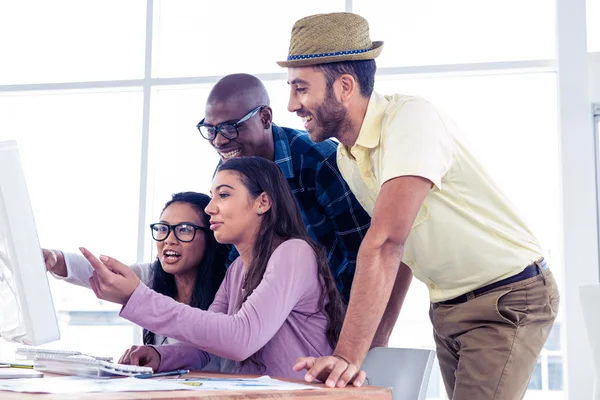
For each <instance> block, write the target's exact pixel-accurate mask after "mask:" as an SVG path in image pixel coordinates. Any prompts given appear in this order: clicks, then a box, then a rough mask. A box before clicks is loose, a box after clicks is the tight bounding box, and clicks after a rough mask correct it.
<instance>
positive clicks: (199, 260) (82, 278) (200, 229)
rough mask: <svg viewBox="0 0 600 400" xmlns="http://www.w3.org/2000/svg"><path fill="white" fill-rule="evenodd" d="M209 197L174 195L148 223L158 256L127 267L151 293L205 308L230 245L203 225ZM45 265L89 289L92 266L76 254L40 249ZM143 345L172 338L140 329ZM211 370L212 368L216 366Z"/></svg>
mask: <svg viewBox="0 0 600 400" xmlns="http://www.w3.org/2000/svg"><path fill="white" fill-rule="evenodd" d="M209 202H210V197H208V196H207V195H205V194H202V193H195V192H183V193H176V194H174V195H173V197H172V198H171V200H169V202H167V203H166V205H165V207H164V209H163V210H162V212H161V215H160V222H157V223H154V224H151V225H150V229H151V231H152V237H153V238H154V240H155V241H156V249H157V258H156V260H155V261H154V262H153V263H146V264H134V265H131V266H130V268H131V270H132V271H133V272H135V274H136V275H137V276H138V277H139V279H140V280H141V281H142V282H144V283H145V284H146V285H148V287H150V288H152V289H153V290H155V291H156V292H158V293H160V294H163V295H165V296H168V297H170V298H172V299H174V300H176V301H178V302H180V303H183V304H188V305H190V306H192V307H195V308H199V309H202V310H206V309H208V307H209V305H210V304H211V303H212V302H213V299H214V297H215V294H216V292H217V290H218V289H219V286H220V285H221V282H222V281H223V278H224V276H225V262H226V259H227V256H228V253H229V247H228V246H226V245H223V244H220V243H218V242H217V241H216V240H215V237H214V234H213V232H212V231H211V230H210V229H209V228H208V225H209V216H208V215H207V214H206V213H205V212H204V209H205V208H206V206H207V205H208V203H209ZM42 251H43V254H44V260H45V262H46V268H47V269H48V271H50V272H51V273H52V274H53V275H54V276H55V277H57V278H59V279H64V280H65V281H67V282H70V283H73V284H76V285H79V286H84V287H88V288H89V287H90V278H91V277H92V274H93V271H94V270H93V268H92V266H91V265H90V263H89V262H88V261H87V260H86V259H85V258H84V257H82V256H81V255H77V254H69V253H63V252H61V251H57V250H46V249H43V250H42ZM143 342H144V344H148V345H150V344H156V345H161V344H169V343H174V342H175V340H174V339H172V338H170V337H166V336H161V335H159V334H156V333H154V332H153V331H150V330H147V329H144V335H143ZM215 369H216V368H215Z"/></svg>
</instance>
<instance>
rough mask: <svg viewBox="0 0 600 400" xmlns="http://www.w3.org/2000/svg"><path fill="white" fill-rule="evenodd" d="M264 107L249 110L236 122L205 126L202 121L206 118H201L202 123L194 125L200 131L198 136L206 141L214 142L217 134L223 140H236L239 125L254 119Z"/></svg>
mask: <svg viewBox="0 0 600 400" xmlns="http://www.w3.org/2000/svg"><path fill="white" fill-rule="evenodd" d="M265 107H267V106H258V107H256V108H253V109H252V110H250V111H249V112H248V114H246V115H244V116H243V117H242V118H240V119H239V120H237V121H227V122H223V123H221V124H218V125H216V126H215V125H209V124H205V123H204V120H205V119H206V118H202V121H200V122H198V125H196V128H198V130H199V131H200V134H201V135H202V137H203V138H204V139H206V140H214V139H215V138H216V137H217V135H218V134H219V133H220V134H221V135H223V137H224V138H225V139H228V140H232V139H236V138H237V137H238V136H239V134H240V132H239V131H238V128H239V126H240V125H241V124H243V123H244V122H246V121H248V120H249V119H250V118H252V117H254V116H255V115H256V114H258V113H259V112H260V111H261V110H262V109H263V108H265Z"/></svg>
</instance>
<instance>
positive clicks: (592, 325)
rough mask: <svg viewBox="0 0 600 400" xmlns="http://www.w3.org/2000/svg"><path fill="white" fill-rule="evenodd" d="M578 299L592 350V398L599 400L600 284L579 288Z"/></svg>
mask: <svg viewBox="0 0 600 400" xmlns="http://www.w3.org/2000/svg"><path fill="white" fill-rule="evenodd" d="M579 300H580V301H581V308H582V311H583V321H584V323H585V326H586V331H587V337H588V341H589V343H590V348H591V350H592V358H593V361H594V397H593V399H594V400H600V313H599V312H598V304H600V284H595V285H585V286H581V287H580V288H579Z"/></svg>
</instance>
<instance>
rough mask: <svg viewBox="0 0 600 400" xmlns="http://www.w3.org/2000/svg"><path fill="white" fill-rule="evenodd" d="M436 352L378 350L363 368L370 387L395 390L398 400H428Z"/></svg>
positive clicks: (390, 348) (373, 350) (371, 353)
mask: <svg viewBox="0 0 600 400" xmlns="http://www.w3.org/2000/svg"><path fill="white" fill-rule="evenodd" d="M434 358H435V351H433V350H426V349H401V348H394V347H375V348H372V349H371V350H369V353H368V354H367V358H366V359H365V361H364V363H363V365H362V367H361V369H362V370H364V371H365V372H366V373H367V379H368V384H369V385H374V386H383V387H391V388H392V398H393V399H394V400H424V399H425V396H426V395H427V385H428V383H429V375H430V374H431V368H432V366H433V360H434Z"/></svg>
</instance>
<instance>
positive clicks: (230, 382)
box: [175, 375, 319, 391]
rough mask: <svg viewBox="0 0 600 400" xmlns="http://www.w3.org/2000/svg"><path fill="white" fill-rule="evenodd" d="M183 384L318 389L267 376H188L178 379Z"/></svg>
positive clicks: (220, 387)
mask: <svg viewBox="0 0 600 400" xmlns="http://www.w3.org/2000/svg"><path fill="white" fill-rule="evenodd" d="M175 382H181V383H183V384H184V385H185V386H188V385H194V384H197V383H200V384H201V385H200V386H191V387H192V388H194V389H195V390H244V391H248V390H263V391H265V390H310V389H319V387H316V386H310V385H303V384H301V383H292V382H285V381H280V380H277V379H273V378H271V377H269V376H266V375H265V376H261V377H260V378H219V377H215V378H188V379H178V380H176V381H175Z"/></svg>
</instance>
